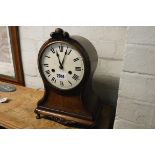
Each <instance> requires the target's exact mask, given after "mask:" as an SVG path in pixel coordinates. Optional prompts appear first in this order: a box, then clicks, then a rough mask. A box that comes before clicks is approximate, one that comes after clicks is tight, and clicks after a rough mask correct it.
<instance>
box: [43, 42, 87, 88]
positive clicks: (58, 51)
mask: <svg viewBox="0 0 155 155" xmlns="http://www.w3.org/2000/svg"><path fill="white" fill-rule="evenodd" d="M41 65H42V71H43V73H44V75H45V77H46V79H47V80H48V82H50V83H51V84H52V85H53V86H55V87H57V88H59V89H64V90H67V89H72V88H74V87H76V86H77V85H78V84H79V83H80V82H81V80H82V79H83V76H84V69H85V68H84V62H83V58H82V56H81V55H80V53H79V52H78V51H77V50H76V49H75V48H73V47H72V46H71V45H69V44H67V43H60V42H56V43H54V44H51V45H50V46H48V47H47V48H46V49H45V51H44V53H43V55H42V58H41Z"/></svg>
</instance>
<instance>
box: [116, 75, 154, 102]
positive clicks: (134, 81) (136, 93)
mask: <svg viewBox="0 0 155 155" xmlns="http://www.w3.org/2000/svg"><path fill="white" fill-rule="evenodd" d="M119 89H120V90H119V94H120V95H121V96H125V97H129V98H133V99H137V100H142V101H146V102H150V103H153V104H155V102H154V101H155V77H154V76H149V75H142V74H136V73H135V74H134V73H127V72H123V73H122V76H121V79H120V87H119Z"/></svg>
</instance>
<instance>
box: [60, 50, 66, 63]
mask: <svg viewBox="0 0 155 155" xmlns="http://www.w3.org/2000/svg"><path fill="white" fill-rule="evenodd" d="M66 55H67V51H66V52H65V54H64V57H63V60H62V63H61V64H62V66H63V64H64V61H65V57H66Z"/></svg>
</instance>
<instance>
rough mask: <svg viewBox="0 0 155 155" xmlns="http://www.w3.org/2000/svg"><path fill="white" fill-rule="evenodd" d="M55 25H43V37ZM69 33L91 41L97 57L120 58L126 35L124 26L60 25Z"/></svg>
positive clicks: (46, 35) (52, 29) (47, 34)
mask: <svg viewBox="0 0 155 155" xmlns="http://www.w3.org/2000/svg"><path fill="white" fill-rule="evenodd" d="M55 28H57V27H52V26H51V27H44V39H45V40H46V39H48V38H49V34H50V33H51V32H52V31H54V30H55ZM61 28H62V29H64V30H65V31H68V32H69V33H70V34H71V35H80V36H83V37H85V38H87V39H88V40H90V41H91V42H92V44H93V45H94V46H95V48H96V50H97V52H98V56H99V57H108V58H114V59H122V53H123V50H124V45H125V43H124V41H125V36H126V27H99V26H93V27H91V26H89V27H86V26H84V27H80V26H78V27H75V26H66V27H65V26H64V27H61Z"/></svg>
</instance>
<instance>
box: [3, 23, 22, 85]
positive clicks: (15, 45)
mask: <svg viewBox="0 0 155 155" xmlns="http://www.w3.org/2000/svg"><path fill="white" fill-rule="evenodd" d="M9 35H10V43H11V51H12V58H13V65H14V70H15V77H10V76H6V75H0V81H4V82H9V83H14V84H18V85H22V86H24V85H25V82H24V75H23V67H22V61H21V52H20V42H19V32H18V27H17V26H9Z"/></svg>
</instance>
